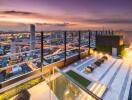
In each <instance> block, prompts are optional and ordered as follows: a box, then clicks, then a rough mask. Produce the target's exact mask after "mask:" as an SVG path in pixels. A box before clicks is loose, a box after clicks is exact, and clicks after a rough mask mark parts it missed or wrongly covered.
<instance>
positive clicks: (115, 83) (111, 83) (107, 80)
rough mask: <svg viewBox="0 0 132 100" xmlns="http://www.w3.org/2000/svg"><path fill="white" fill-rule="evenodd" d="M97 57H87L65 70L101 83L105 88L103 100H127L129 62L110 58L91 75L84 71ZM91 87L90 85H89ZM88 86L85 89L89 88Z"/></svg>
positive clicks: (131, 68)
mask: <svg viewBox="0 0 132 100" xmlns="http://www.w3.org/2000/svg"><path fill="white" fill-rule="evenodd" d="M97 58H98V57H93V56H92V57H89V58H86V59H83V60H80V61H78V62H76V63H74V64H72V65H70V66H68V68H67V69H66V70H65V72H67V71H68V70H73V71H75V72H76V73H78V74H80V75H81V76H83V77H85V78H86V79H88V80H91V81H92V82H93V84H94V83H96V82H97V83H101V84H104V85H105V86H106V87H107V91H106V92H105V93H104V95H103V96H102V98H103V100H112V99H113V100H127V99H128V95H129V90H130V85H131V80H132V63H131V61H128V60H127V59H126V60H122V59H118V58H113V57H110V58H109V59H108V60H107V61H106V62H104V63H103V64H102V65H101V66H100V67H97V68H96V69H95V70H94V71H93V72H92V73H88V72H86V71H85V67H87V66H88V65H90V64H92V63H93V62H95V61H96V59H97ZM91 86H92V85H91ZM91 86H88V87H87V88H89V89H90V88H91Z"/></svg>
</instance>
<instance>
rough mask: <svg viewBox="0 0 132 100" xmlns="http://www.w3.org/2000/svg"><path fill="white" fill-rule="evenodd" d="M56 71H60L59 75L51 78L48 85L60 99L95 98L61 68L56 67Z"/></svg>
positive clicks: (81, 99)
mask: <svg viewBox="0 0 132 100" xmlns="http://www.w3.org/2000/svg"><path fill="white" fill-rule="evenodd" d="M54 71H57V72H59V74H60V75H59V76H57V78H55V79H51V78H49V80H48V83H47V84H48V86H49V87H50V89H51V90H52V92H53V93H54V94H55V95H56V96H57V98H58V99H59V100H86V99H88V98H89V99H90V100H95V99H94V98H93V97H91V96H90V95H89V94H88V93H86V92H85V91H84V90H82V89H81V88H80V87H79V86H78V85H76V84H75V83H73V81H71V79H70V77H69V78H68V77H66V74H65V73H63V72H62V71H61V70H60V69H58V68H55V70H54Z"/></svg>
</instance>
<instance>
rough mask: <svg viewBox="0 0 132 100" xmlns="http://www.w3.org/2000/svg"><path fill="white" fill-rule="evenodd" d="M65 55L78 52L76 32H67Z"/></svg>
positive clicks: (68, 55)
mask: <svg viewBox="0 0 132 100" xmlns="http://www.w3.org/2000/svg"><path fill="white" fill-rule="evenodd" d="M66 35H67V36H66V37H67V44H66V49H67V52H66V55H67V57H70V56H73V55H76V54H78V53H79V52H78V49H79V35H78V32H67V34H66Z"/></svg>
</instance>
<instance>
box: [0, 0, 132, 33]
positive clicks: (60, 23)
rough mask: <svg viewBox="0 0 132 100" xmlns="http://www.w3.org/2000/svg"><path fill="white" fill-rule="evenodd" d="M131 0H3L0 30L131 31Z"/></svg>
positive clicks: (0, 11)
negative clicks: (33, 26)
mask: <svg viewBox="0 0 132 100" xmlns="http://www.w3.org/2000/svg"><path fill="white" fill-rule="evenodd" d="M131 5H132V1H131V0H111V1H109V0H102V1H98V0H81V1H79V0H78V1H77V0H66V1H64V0H50V1H48V0H21V1H20V0H0V30H2V31H3V30H15V29H16V30H17V29H18V30H26V29H27V25H28V24H37V26H38V29H46V30H52V29H57V30H58V29H88V28H90V29H91V28H92V29H103V28H104V29H105V28H106V29H115V30H120V29H121V30H128V31H131V26H132V14H131V12H132V6H131Z"/></svg>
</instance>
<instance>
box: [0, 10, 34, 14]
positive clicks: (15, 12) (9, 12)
mask: <svg viewBox="0 0 132 100" xmlns="http://www.w3.org/2000/svg"><path fill="white" fill-rule="evenodd" d="M0 13H1V14H13V15H14V14H21V15H30V14H35V13H32V12H24V11H14V10H11V11H0Z"/></svg>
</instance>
